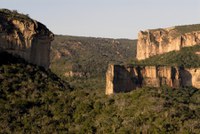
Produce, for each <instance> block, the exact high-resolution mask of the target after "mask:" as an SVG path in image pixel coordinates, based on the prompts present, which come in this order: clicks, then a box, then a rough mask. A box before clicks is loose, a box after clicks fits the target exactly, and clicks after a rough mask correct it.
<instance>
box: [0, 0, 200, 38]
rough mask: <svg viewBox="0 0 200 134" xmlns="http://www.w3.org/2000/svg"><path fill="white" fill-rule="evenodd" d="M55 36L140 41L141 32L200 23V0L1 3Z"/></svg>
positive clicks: (1, 0)
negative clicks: (32, 20)
mask: <svg viewBox="0 0 200 134" xmlns="http://www.w3.org/2000/svg"><path fill="white" fill-rule="evenodd" d="M0 8H8V9H12V10H13V9H16V10H18V11H19V12H23V13H25V14H29V15H30V17H32V18H34V19H36V20H38V21H41V22H42V23H44V24H45V25H46V26H47V27H48V28H49V29H50V30H51V31H52V32H54V33H55V34H64V35H77V36H94V37H113V38H130V39H135V38H137V33H138V31H139V30H145V29H153V28H160V27H169V26H174V25H183V24H196V23H200V0H0Z"/></svg>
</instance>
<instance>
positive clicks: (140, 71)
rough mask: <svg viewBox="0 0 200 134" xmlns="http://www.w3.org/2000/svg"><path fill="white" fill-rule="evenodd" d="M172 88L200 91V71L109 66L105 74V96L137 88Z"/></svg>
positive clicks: (158, 67)
mask: <svg viewBox="0 0 200 134" xmlns="http://www.w3.org/2000/svg"><path fill="white" fill-rule="evenodd" d="M164 85H167V86H169V87H173V88H179V87H184V86H193V87H195V88H199V89H200V69H199V68H190V69H187V68H183V67H171V66H131V65H129V66H125V65H109V67H108V71H107V73H106V94H107V95H110V94H113V93H118V92H127V91H131V90H134V89H136V88H137V87H142V86H149V87H160V86H164Z"/></svg>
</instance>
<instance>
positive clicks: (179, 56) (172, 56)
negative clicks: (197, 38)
mask: <svg viewBox="0 0 200 134" xmlns="http://www.w3.org/2000/svg"><path fill="white" fill-rule="evenodd" d="M134 64H142V65H170V66H183V67H187V68H192V67H200V45H196V46H193V47H185V48H182V49H181V50H180V51H172V52H169V53H166V54H162V55H156V56H153V57H151V58H148V59H145V60H142V61H137V62H135V63H134Z"/></svg>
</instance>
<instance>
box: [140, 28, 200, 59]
mask: <svg viewBox="0 0 200 134" xmlns="http://www.w3.org/2000/svg"><path fill="white" fill-rule="evenodd" d="M198 44H200V31H194V32H189V33H184V34H181V33H180V32H179V31H177V30H176V29H175V28H174V27H172V28H166V29H157V30H147V31H140V32H139V33H138V43H137V55H136V58H137V59H138V60H143V59H146V58H149V57H151V56H154V55H159V54H163V53H167V52H170V51H179V50H180V49H181V48H182V47H188V46H194V45H198Z"/></svg>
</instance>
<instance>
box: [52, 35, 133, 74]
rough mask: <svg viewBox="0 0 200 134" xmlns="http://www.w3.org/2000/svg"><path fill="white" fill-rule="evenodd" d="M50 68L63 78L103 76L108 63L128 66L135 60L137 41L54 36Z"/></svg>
mask: <svg viewBox="0 0 200 134" xmlns="http://www.w3.org/2000/svg"><path fill="white" fill-rule="evenodd" d="M51 50H52V52H51V69H52V70H53V71H54V72H56V73H57V74H60V75H64V76H86V77H88V76H95V77H96V76H99V75H104V74H105V72H106V69H107V65H108V63H111V62H112V63H127V62H130V61H131V60H132V59H133V58H132V57H135V50H136V40H127V39H106V38H92V37H73V36H61V35H56V36H55V40H54V41H53V43H52V49H51Z"/></svg>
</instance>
